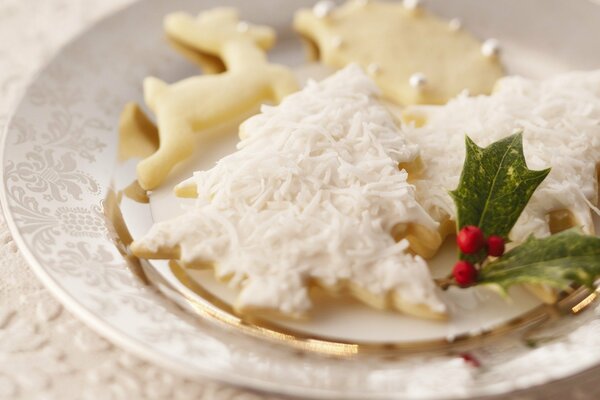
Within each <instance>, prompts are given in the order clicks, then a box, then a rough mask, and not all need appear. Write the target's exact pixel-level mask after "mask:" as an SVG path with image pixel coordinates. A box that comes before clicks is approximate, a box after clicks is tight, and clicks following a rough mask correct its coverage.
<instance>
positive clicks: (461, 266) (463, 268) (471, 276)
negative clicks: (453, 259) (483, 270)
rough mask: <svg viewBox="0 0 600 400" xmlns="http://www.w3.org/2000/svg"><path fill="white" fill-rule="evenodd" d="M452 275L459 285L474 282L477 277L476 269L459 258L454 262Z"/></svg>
mask: <svg viewBox="0 0 600 400" xmlns="http://www.w3.org/2000/svg"><path fill="white" fill-rule="evenodd" d="M452 275H453V276H454V280H455V281H456V283H458V284H459V285H460V286H469V285H472V284H473V283H475V279H477V270H476V269H475V267H474V266H473V264H471V263H470V262H468V261H464V260H461V261H458V262H457V263H456V264H454V269H453V270H452Z"/></svg>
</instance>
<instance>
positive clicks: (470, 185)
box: [450, 133, 550, 239]
mask: <svg viewBox="0 0 600 400" xmlns="http://www.w3.org/2000/svg"><path fill="white" fill-rule="evenodd" d="M466 147H467V149H466V150H467V151H466V158H465V163H464V167H463V171H462V175H461V177H460V183H459V185H458V188H457V189H456V190H454V191H452V192H450V195H451V196H452V198H453V199H454V203H455V204H456V213H457V228H458V230H460V229H461V228H462V227H464V226H466V225H474V226H478V227H479V228H481V230H483V232H484V234H485V235H486V236H488V235H498V236H502V237H503V238H505V239H507V238H508V234H509V232H510V230H511V229H512V227H513V226H514V224H515V223H516V222H517V219H518V218H519V216H520V215H521V212H522V211H523V209H524V208H525V206H526V205H527V203H528V202H529V199H530V198H531V195H532V194H533V192H534V191H535V189H536V188H537V187H538V186H539V184H540V183H542V181H543V180H544V178H546V176H547V175H548V173H549V172H550V169H545V170H543V171H533V170H530V169H529V168H527V163H526V162H525V156H524V155H523V135H522V133H518V134H515V135H512V136H508V137H506V138H504V139H502V140H499V141H497V142H495V143H493V144H491V145H490V146H488V147H486V148H481V147H479V146H477V145H476V144H475V143H474V142H473V141H472V140H471V139H470V138H469V137H468V136H467V137H466Z"/></svg>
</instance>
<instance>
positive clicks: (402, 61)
mask: <svg viewBox="0 0 600 400" xmlns="http://www.w3.org/2000/svg"><path fill="white" fill-rule="evenodd" d="M412 3H413V2H411V4H412ZM294 27H295V29H296V30H297V31H298V32H299V33H300V34H301V35H302V36H303V37H304V38H306V39H307V40H308V41H309V42H311V43H312V44H313V45H314V47H313V51H314V50H315V49H316V51H317V52H318V54H319V57H320V60H321V61H322V62H323V63H324V64H326V65H327V66H330V67H334V68H342V67H344V66H346V65H348V64H349V63H352V62H356V63H358V64H360V65H361V66H362V67H363V68H364V69H365V70H366V71H368V72H369V74H370V75H371V77H372V78H374V79H375V81H376V82H377V84H378V85H379V87H380V88H381V89H382V91H383V93H384V95H385V96H386V97H387V98H388V99H389V100H391V101H393V102H395V103H397V104H405V105H407V104H444V103H446V102H447V101H448V100H449V99H451V98H452V97H454V96H456V95H457V94H459V93H460V92H462V91H463V90H465V89H466V90H468V91H469V93H471V94H472V95H478V94H489V93H490V92H491V91H492V88H493V86H494V83H495V82H496V80H497V79H498V78H500V77H501V76H502V75H503V68H502V65H501V63H500V60H499V58H498V46H497V43H496V42H494V41H488V42H486V43H481V42H480V41H479V40H477V39H476V38H475V37H473V36H472V35H471V34H469V33H468V32H466V31H465V30H464V29H461V27H460V24H458V23H457V22H456V21H450V22H448V21H444V20H442V19H440V18H437V17H435V16H433V15H431V14H430V13H428V12H426V11H425V10H424V9H422V8H420V7H418V6H416V5H414V4H413V5H412V6H411V5H410V4H408V2H404V3H401V2H390V3H387V2H376V1H349V2H347V3H346V4H344V5H343V6H341V7H338V8H335V7H334V6H333V3H331V2H320V3H317V5H315V7H314V8H313V9H312V10H307V9H303V10H299V11H298V12H297V13H296V16H295V18H294Z"/></svg>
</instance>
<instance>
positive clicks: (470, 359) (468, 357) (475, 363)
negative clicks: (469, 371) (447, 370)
mask: <svg viewBox="0 0 600 400" xmlns="http://www.w3.org/2000/svg"><path fill="white" fill-rule="evenodd" d="M460 358H462V359H463V360H464V362H465V363H467V364H469V365H470V366H472V367H475V368H479V367H481V363H480V362H479V360H478V359H477V358H475V356H473V355H472V354H469V353H462V354H460Z"/></svg>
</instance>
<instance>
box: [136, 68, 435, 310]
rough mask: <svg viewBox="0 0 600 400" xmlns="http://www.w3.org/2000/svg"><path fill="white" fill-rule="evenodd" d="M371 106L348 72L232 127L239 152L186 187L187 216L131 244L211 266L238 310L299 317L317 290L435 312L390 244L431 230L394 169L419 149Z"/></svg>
mask: <svg viewBox="0 0 600 400" xmlns="http://www.w3.org/2000/svg"><path fill="white" fill-rule="evenodd" d="M376 95H378V90H377V88H376V86H375V84H374V83H373V82H372V81H371V79H369V78H368V77H367V76H366V75H365V74H364V72H363V71H362V70H361V69H360V68H359V67H357V66H356V65H350V66H349V67H347V68H345V69H344V70H342V71H340V72H338V73H336V74H335V75H334V76H332V77H330V78H328V79H326V80H325V81H323V82H321V83H315V82H309V84H308V86H307V87H306V88H305V89H304V90H302V91H301V92H298V93H296V94H293V95H291V96H288V97H287V98H286V99H285V100H284V101H283V102H282V103H281V104H280V105H279V106H277V107H269V106H264V107H263V109H262V113H261V114H259V115H257V116H255V117H253V118H251V119H249V120H247V121H246V122H245V123H244V124H243V125H242V126H241V128H240V132H241V137H242V138H243V139H242V140H241V142H240V143H239V145H238V151H237V152H235V153H233V154H231V155H229V156H227V157H225V158H223V159H222V160H220V161H219V162H218V163H217V165H216V166H215V167H214V168H212V169H210V170H208V171H199V172H196V173H195V174H194V176H193V177H192V178H190V181H191V182H193V183H195V184H196V186H197V188H198V193H199V197H198V199H197V200H196V203H195V206H194V207H193V208H191V209H189V210H187V211H186V213H185V214H184V215H183V216H182V217H179V218H176V219H174V220H170V221H166V222H162V223H158V224H156V225H155V226H154V227H153V228H152V229H151V230H150V232H149V233H148V234H147V235H146V236H145V237H144V238H142V239H141V240H140V241H139V244H140V245H141V246H143V247H145V248H147V249H149V250H150V251H156V250H158V249H159V248H161V247H163V246H167V247H174V246H177V245H179V246H180V250H181V259H182V261H183V262H186V263H191V262H197V261H214V262H215V263H216V264H215V271H216V274H217V275H218V276H220V277H231V280H230V283H231V284H232V285H234V286H236V287H239V288H240V289H241V292H240V295H239V298H238V304H239V305H240V306H242V307H261V308H268V309H275V310H279V311H281V312H283V313H285V314H300V313H303V312H304V311H306V310H308V309H309V308H310V307H311V301H310V298H309V295H308V291H307V288H308V286H309V283H310V281H313V280H317V281H319V282H322V283H324V284H326V285H336V284H339V283H345V282H351V283H352V284H353V285H355V286H357V287H360V288H362V289H364V290H366V291H368V292H370V293H373V294H386V293H394V294H395V295H397V296H399V297H400V298H402V299H403V300H404V301H406V302H408V303H412V304H420V305H425V306H428V307H429V308H430V309H432V310H435V311H437V312H442V311H444V310H445V305H444V304H443V303H442V302H441V300H440V299H439V297H438V291H437V288H436V286H435V284H434V282H433V281H432V278H431V276H430V273H429V270H428V268H427V265H426V263H425V261H424V260H423V259H421V258H420V257H418V256H413V255H410V254H409V253H408V252H407V247H408V243H407V242H406V241H401V242H399V243H396V242H395V241H394V240H393V238H392V237H391V235H390V231H391V229H392V227H393V226H394V225H396V224H397V223H408V222H416V223H419V224H422V225H424V226H427V227H429V228H430V229H435V228H436V227H437V224H436V222H435V221H433V220H432V219H431V218H430V217H429V215H427V214H426V213H425V211H424V210H423V209H422V208H421V206H420V205H419V204H418V203H417V202H416V200H415V193H414V188H413V187H412V186H411V185H409V184H408V183H407V181H406V179H407V174H406V172H405V171H403V170H399V169H398V163H400V162H410V161H412V160H413V159H414V157H415V156H416V153H417V149H416V147H415V146H409V145H407V144H406V143H405V140H404V139H403V137H402V136H400V135H399V132H398V129H397V127H396V126H395V124H394V122H393V119H392V117H391V116H390V114H389V112H388V111H387V109H386V108H385V107H383V106H382V105H381V104H380V103H379V102H378V101H377V100H376ZM189 183H190V182H189V181H186V182H184V183H183V184H189Z"/></svg>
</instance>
